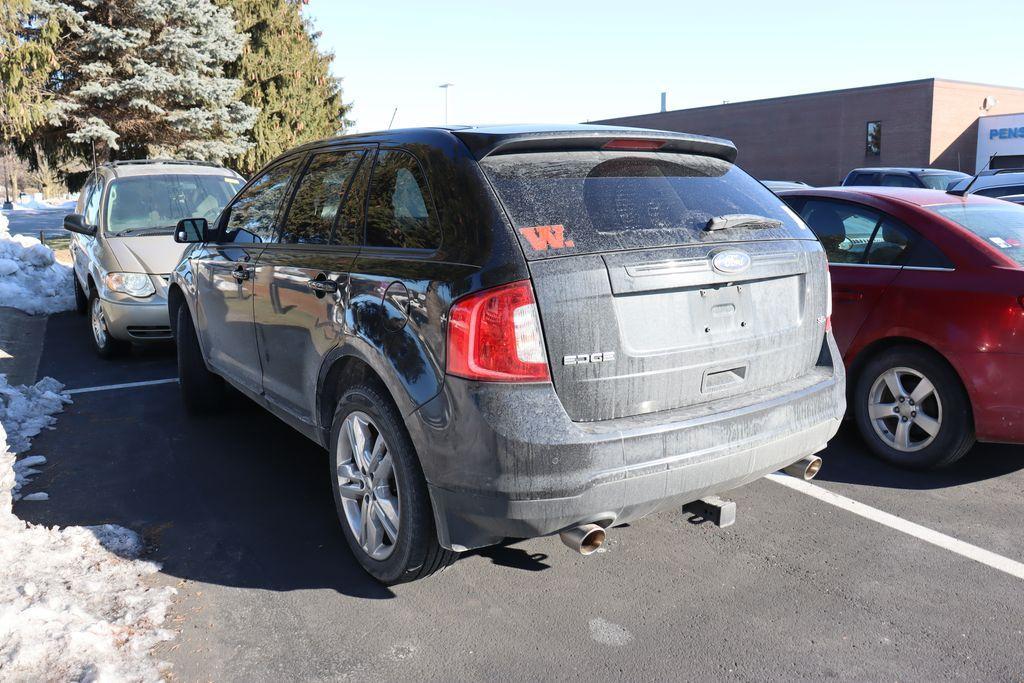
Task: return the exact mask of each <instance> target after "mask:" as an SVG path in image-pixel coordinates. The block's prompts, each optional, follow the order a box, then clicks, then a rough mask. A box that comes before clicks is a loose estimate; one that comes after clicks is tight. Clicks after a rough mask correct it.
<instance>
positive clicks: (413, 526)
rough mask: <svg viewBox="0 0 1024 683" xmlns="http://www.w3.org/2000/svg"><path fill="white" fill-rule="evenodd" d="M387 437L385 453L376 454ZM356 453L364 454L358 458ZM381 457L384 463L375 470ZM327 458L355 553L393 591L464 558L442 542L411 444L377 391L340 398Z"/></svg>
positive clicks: (362, 389)
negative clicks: (366, 521) (355, 443)
mask: <svg viewBox="0 0 1024 683" xmlns="http://www.w3.org/2000/svg"><path fill="white" fill-rule="evenodd" d="M350 430H351V432H352V433H355V434H357V435H361V437H362V438H361V439H360V438H359V437H358V436H357V438H356V441H357V442H360V443H363V444H366V446H367V447H366V448H365V449H362V448H359V449H356V448H353V446H352V443H353V439H352V437H351V436H350ZM381 438H382V439H383V445H384V448H383V449H379V448H378V449H377V450H376V451H375V450H374V446H379V445H380V443H381V442H380V441H379V439H381ZM356 452H359V453H361V454H362V455H361V457H359V458H356V457H353V453H356ZM375 459H376V460H377V462H378V464H377V465H376V466H373V464H372V461H373V460H375ZM328 461H329V463H330V469H331V486H332V487H333V489H334V503H335V506H336V508H337V511H338V521H339V522H340V523H341V527H342V531H343V532H344V534H345V540H346V541H348V544H349V547H350V548H351V550H352V554H353V555H355V557H356V560H357V561H358V562H359V564H360V565H362V567H363V569H365V570H366V572H367V573H368V574H369V575H370V576H372V577H373V578H374V579H376V580H377V581H379V582H380V583H382V584H384V585H388V586H391V585H395V584H398V583H405V582H407V581H415V580H417V579H422V578H424V577H427V576H429V575H431V574H433V573H434V572H436V571H438V570H440V569H443V568H444V567H446V566H448V565H449V564H451V563H452V562H454V561H455V559H456V558H457V557H458V553H455V552H452V551H450V550H446V549H444V548H442V547H441V545H440V544H439V543H438V542H437V531H436V528H435V526H434V516H433V510H432V508H431V504H430V497H429V495H428V494H427V484H426V480H425V479H424V478H423V472H422V470H421V469H420V465H419V460H418V458H417V456H416V450H415V448H414V447H413V444H412V440H411V439H410V438H409V434H408V432H407V431H406V429H405V425H404V424H403V422H402V419H401V416H400V415H399V413H398V410H397V408H395V405H394V403H393V402H392V401H391V400H390V397H388V396H386V395H385V394H384V393H383V392H382V391H381V389H379V388H378V387H377V386H375V385H373V384H360V385H357V386H354V387H352V388H349V389H347V390H346V391H345V392H344V394H343V395H342V396H341V398H340V399H339V401H338V406H337V409H336V410H335V412H334V419H333V421H332V424H331V441H330V453H329V458H328ZM367 511H372V513H371V515H372V516H370V517H367V515H366V514H365V512H367ZM389 511H390V514H389ZM367 519H369V520H370V523H369V525H368V526H366V527H364V525H363V524H362V522H363V521H365V520H367ZM357 534H358V535H357Z"/></svg>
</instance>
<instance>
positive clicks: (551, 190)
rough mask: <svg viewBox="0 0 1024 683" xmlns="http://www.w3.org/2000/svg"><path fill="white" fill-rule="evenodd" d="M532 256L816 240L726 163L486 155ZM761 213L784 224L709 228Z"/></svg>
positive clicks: (644, 156)
mask: <svg viewBox="0 0 1024 683" xmlns="http://www.w3.org/2000/svg"><path fill="white" fill-rule="evenodd" d="M480 165H481V167H482V168H483V169H484V172H485V173H486V174H487V176H488V178H489V179H490V180H491V184H492V186H493V187H494V190H495V191H496V192H497V194H498V197H499V198H500V200H501V202H502V204H503V205H504V207H505V210H506V211H507V212H508V214H509V217H510V218H511V220H512V223H513V224H514V226H515V228H516V233H517V235H518V237H519V239H520V242H521V243H522V245H523V250H524V251H525V252H526V255H527V258H530V259H534V258H544V257H546V256H560V255H563V254H567V253H593V252H599V251H615V250H622V249H643V248H649V247H661V246H671V245H676V244H688V243H694V242H715V241H735V240H759V239H771V238H778V237H799V238H804V239H810V238H811V234H810V232H809V231H807V230H806V229H805V228H804V227H803V225H802V224H801V223H800V222H799V220H798V219H796V218H795V216H794V215H793V214H792V213H791V212H790V210H789V209H788V208H787V207H786V206H785V205H784V204H783V203H782V201H781V200H780V199H779V198H778V197H776V196H775V195H774V194H773V193H772V192H771V191H769V190H768V189H766V188H765V187H764V186H762V185H761V184H760V183H758V182H757V181H756V180H754V179H753V178H751V177H750V176H749V175H747V174H746V173H744V172H743V171H742V170H740V169H739V168H738V167H736V166H734V165H733V164H730V163H729V162H727V161H722V160H721V159H715V158H713V157H706V156H700V155H693V154H678V153H663V152H644V153H637V152H610V151H609V152H601V151H570V152H539V153H527V154H508V155H497V156H492V157H485V158H484V159H483V160H482V161H481V162H480ZM728 214H754V215H757V216H763V217H766V218H768V219H773V220H775V221H779V222H780V223H781V227H778V228H764V227H756V228H750V227H739V228H727V229H724V230H716V231H713V232H708V231H706V230H705V228H706V226H707V224H708V221H710V220H711V219H712V218H714V217H716V216H724V215H728Z"/></svg>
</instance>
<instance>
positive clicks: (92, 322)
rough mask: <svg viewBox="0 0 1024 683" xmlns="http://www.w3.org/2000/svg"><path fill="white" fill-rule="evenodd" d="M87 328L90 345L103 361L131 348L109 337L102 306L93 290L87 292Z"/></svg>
mask: <svg viewBox="0 0 1024 683" xmlns="http://www.w3.org/2000/svg"><path fill="white" fill-rule="evenodd" d="M89 327H90V329H91V330H92V344H93V348H94V349H96V355H97V356H99V357H100V358H102V359H104V360H110V359H111V358H116V357H118V356H120V355H121V354H123V353H125V352H126V351H127V350H128V349H129V348H130V346H131V344H129V343H128V342H126V341H122V340H120V339H114V337H113V336H111V334H110V330H109V329H108V328H107V316H106V314H105V313H104V312H103V304H102V303H101V301H100V297H99V295H98V294H97V293H96V290H95V289H90V291H89Z"/></svg>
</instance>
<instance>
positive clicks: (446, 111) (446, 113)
mask: <svg viewBox="0 0 1024 683" xmlns="http://www.w3.org/2000/svg"><path fill="white" fill-rule="evenodd" d="M453 85H455V84H454V83H442V84H441V85H439V86H437V87H438V88H443V89H444V125H446V126H447V125H448V88H450V87H452V86H453Z"/></svg>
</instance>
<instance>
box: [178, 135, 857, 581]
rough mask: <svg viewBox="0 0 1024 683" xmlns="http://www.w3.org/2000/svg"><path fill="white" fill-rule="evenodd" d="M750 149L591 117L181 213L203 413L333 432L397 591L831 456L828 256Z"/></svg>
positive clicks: (325, 172)
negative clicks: (552, 537) (213, 213)
mask: <svg viewBox="0 0 1024 683" xmlns="http://www.w3.org/2000/svg"><path fill="white" fill-rule="evenodd" d="M735 155H736V149H735V147H733V145H732V144H731V143H729V142H727V141H723V140H717V139H713V138H704V137H699V136H692V135H686V134H681V133H666V132H661V131H650V130H640V129H628V128H615V127H608V128H604V127H596V126H579V127H568V128H543V127H535V128H534V127H525V128H524V127H492V128H431V129H411V130H404V131H397V130H396V131H389V132H387V133H379V134H366V135H353V136H348V137H342V138H336V139H331V140H325V141H322V142H318V143H313V144H309V145H306V146H304V147H300V148H298V149H295V150H292V151H290V152H288V153H286V154H284V155H283V156H281V157H280V158H278V159H277V160H275V161H274V162H272V163H271V164H270V165H269V166H268V167H267V168H265V169H264V170H262V171H260V172H259V173H257V174H256V175H255V176H254V177H253V179H252V180H250V181H249V183H248V184H247V185H246V186H245V187H244V188H243V189H242V190H241V191H240V192H239V194H238V195H237V197H236V198H235V199H234V200H233V201H232V202H231V203H230V204H229V205H228V206H227V207H226V208H225V210H224V212H223V213H222V214H221V218H220V221H219V223H218V224H216V225H207V222H206V221H203V220H195V221H183V222H182V223H181V224H180V225H179V231H178V234H177V239H179V241H186V242H193V243H194V244H193V245H192V247H191V248H190V249H189V251H187V252H186V254H185V255H184V257H183V260H182V263H181V264H180V265H179V267H178V268H177V269H176V271H175V272H174V274H173V277H172V283H171V287H170V299H169V306H170V310H171V317H172V319H173V320H174V321H176V322H175V329H176V335H177V340H178V353H179V356H178V359H179V377H180V382H181V390H182V395H183V397H184V399H185V402H186V406H187V407H189V408H190V409H191V410H193V411H200V412H205V411H209V410H214V409H217V408H220V407H223V406H224V404H225V403H226V402H230V401H231V400H235V399H233V398H232V396H233V394H225V393H223V392H222V390H221V389H222V387H223V382H224V381H225V380H226V381H227V383H229V384H231V385H232V386H234V387H236V388H237V389H239V390H240V391H241V392H242V393H243V394H245V395H246V396H248V397H250V398H251V399H253V400H255V401H257V402H258V403H259V404H261V405H262V406H264V407H265V408H267V409H268V410H269V411H270V412H272V413H273V414H275V415H277V416H278V417H280V418H281V419H282V420H284V421H285V422H287V423H288V424H290V425H292V426H293V427H295V428H296V429H297V430H299V431H300V432H302V433H303V434H305V435H306V436H308V437H309V438H310V439H312V440H314V441H315V442H317V443H318V444H320V445H322V446H323V447H325V448H327V449H328V451H329V460H330V477H331V481H332V484H333V487H334V492H335V501H336V503H337V508H338V515H339V519H340V522H341V526H342V529H343V530H344V534H345V537H346V539H347V541H348V543H349V546H350V547H351V549H352V551H353V553H354V554H355V556H356V558H357V559H358V560H359V562H360V563H361V564H362V566H363V567H364V568H365V569H366V570H367V571H368V572H369V573H370V574H371V575H373V576H374V577H375V578H377V579H378V580H380V581H382V582H384V583H397V582H401V581H408V580H412V579H416V578H419V577H422V576H426V575H428V574H430V573H431V572H434V571H436V570H437V569H439V568H440V567H443V566H444V565H445V564H447V563H448V562H450V561H451V560H452V559H454V557H455V554H456V553H457V552H459V551H464V550H468V549H471V548H479V547H482V546H487V545H492V544H495V543H499V542H501V541H502V540H503V539H505V538H508V537H512V538H530V537H534V536H540V535H545V534H554V533H561V535H562V539H563V541H564V542H565V543H566V544H567V545H569V546H570V547H572V548H574V549H576V550H578V551H580V552H585V553H586V552H591V551H593V550H596V548H597V547H598V546H599V545H600V544H601V542H602V541H603V539H604V534H605V530H606V529H608V528H610V527H611V526H613V525H618V524H622V523H624V522H628V521H630V520H634V519H637V518H639V517H642V516H644V515H647V514H650V513H651V512H654V511H656V510H660V509H664V508H666V507H674V506H676V505H679V504H682V503H686V502H688V501H695V500H697V499H700V498H703V497H705V496H709V495H711V494H714V493H717V492H722V491H725V490H728V489H732V488H734V487H736V486H739V485H741V484H744V483H746V482H749V481H752V480H754V479H756V478H758V477H760V476H762V475H764V474H765V473H767V472H771V471H774V470H777V469H779V468H782V467H785V466H787V465H790V464H791V463H796V462H799V461H803V462H805V463H807V467H808V468H810V469H811V470H813V469H814V468H815V467H816V466H817V464H818V463H820V460H819V459H817V458H816V457H812V456H811V454H813V453H815V452H817V451H818V450H820V449H822V448H823V447H824V445H825V444H826V442H827V441H828V440H829V439H830V438H831V437H832V436H833V435H834V434H835V432H836V430H837V429H838V426H839V421H840V419H841V416H842V414H843V411H844V408H845V393H844V371H843V367H842V363H841V360H840V357H839V354H838V351H837V349H836V347H835V342H834V341H833V339H832V335H831V334H829V332H828V307H829V299H828V296H827V289H828V274H827V266H826V260H825V255H824V252H823V251H822V248H821V245H820V244H819V243H818V241H817V240H815V239H814V236H813V234H811V232H810V231H808V230H807V228H806V227H805V226H804V225H803V223H802V222H801V221H799V220H798V219H797V218H796V217H795V216H794V215H793V213H792V212H791V211H790V210H789V209H788V208H787V207H786V206H785V205H784V204H783V202H782V201H781V200H779V199H778V197H776V196H775V195H774V194H772V193H771V192H769V191H768V190H767V189H765V188H764V187H763V186H762V185H761V184H759V183H758V182H757V181H756V180H754V179H753V178H751V177H750V176H748V175H747V174H746V173H744V172H743V171H742V170H740V169H739V168H738V167H736V166H735V165H734V163H733V161H734V159H735ZM811 473H813V472H811Z"/></svg>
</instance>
